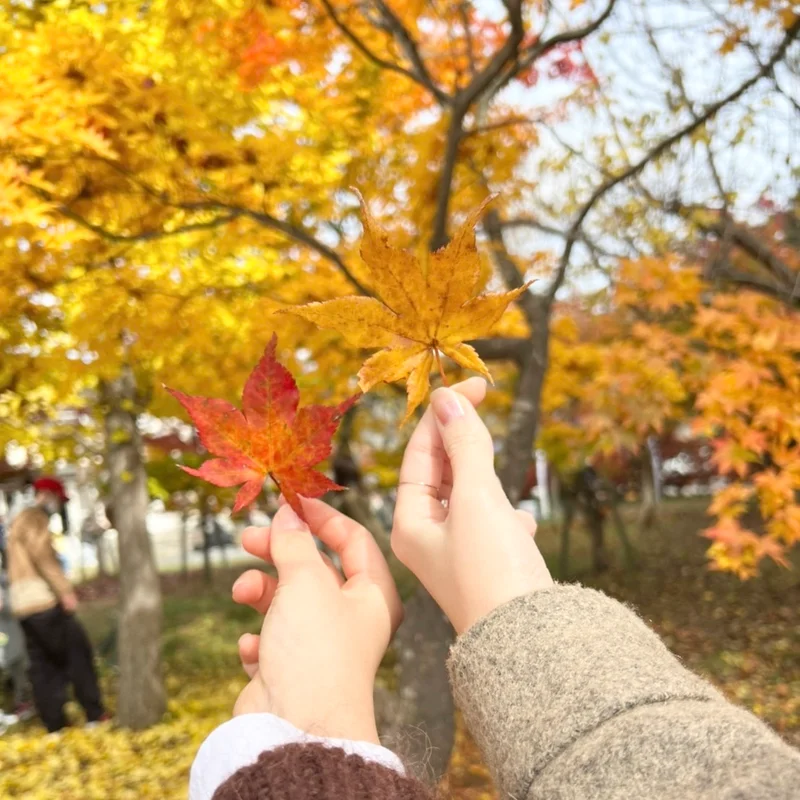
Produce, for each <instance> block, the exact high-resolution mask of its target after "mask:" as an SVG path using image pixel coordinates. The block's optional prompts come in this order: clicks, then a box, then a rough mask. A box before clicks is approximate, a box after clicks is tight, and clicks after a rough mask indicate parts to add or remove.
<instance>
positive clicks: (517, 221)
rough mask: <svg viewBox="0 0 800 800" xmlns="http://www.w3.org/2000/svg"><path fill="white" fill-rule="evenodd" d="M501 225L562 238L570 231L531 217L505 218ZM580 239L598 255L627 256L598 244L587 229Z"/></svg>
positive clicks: (579, 236)
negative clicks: (529, 229)
mask: <svg viewBox="0 0 800 800" xmlns="http://www.w3.org/2000/svg"><path fill="white" fill-rule="evenodd" d="M500 227H501V228H502V229H503V230H504V231H505V230H513V229H514V228H532V229H533V230H536V231H541V232H542V233H546V234H548V235H550V236H558V237H559V238H561V239H566V238H567V233H568V231H565V230H562V229H561V228H556V227H555V225H547V224H546V223H544V222H539V220H536V219H532V218H529V217H514V218H512V219H504V220H503V221H502V222H501V223H500ZM578 241H579V242H581V243H583V244H584V245H586V247H588V248H589V249H590V250H592V251H593V252H595V253H597V254H598V255H601V256H605V257H606V258H615V259H620V258H625V254H624V253H613V252H611V251H610V250H607V249H606V248H604V247H602V246H601V245H599V244H597V243H596V242H595V241H594V240H593V239H591V238H590V237H589V235H588V234H587V233H586V232H585V231H581V232H580V234H579V235H578Z"/></svg>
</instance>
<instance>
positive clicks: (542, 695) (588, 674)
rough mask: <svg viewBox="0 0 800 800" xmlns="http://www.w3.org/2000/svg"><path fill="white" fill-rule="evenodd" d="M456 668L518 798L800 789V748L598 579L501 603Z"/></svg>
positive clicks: (494, 762)
mask: <svg viewBox="0 0 800 800" xmlns="http://www.w3.org/2000/svg"><path fill="white" fill-rule="evenodd" d="M449 667H450V676H451V681H452V684H453V690H454V693H455V698H456V702H457V704H458V705H459V706H460V708H461V710H462V711H463V713H464V716H465V719H466V722H467V725H468V726H469V729H470V730H471V731H472V733H473V735H474V736H475V739H476V741H477V742H478V745H479V746H480V748H481V751H482V752H483V755H484V757H485V759H486V762H487V764H488V766H489V768H490V769H491V771H492V773H493V775H494V777H495V780H496V782H497V784H498V786H499V788H500V790H501V792H502V793H503V795H504V796H505V797H510V798H515V800H535V799H536V800H539V798H547V800H562V799H563V800H567V799H569V800H583V799H584V798H597V800H600V799H601V798H602V800H623V798H624V800H640V799H641V800H662V798H675V800H678V799H679V798H680V800H684V799H686V798H704V799H706V798H707V799H709V800H710V798H714V800H717V799H724V800H733V799H734V798H736V799H737V800H745V798H747V800H760V799H761V798H764V800H767V799H769V800H788V798H800V753H798V752H797V751H795V750H794V749H792V748H791V747H789V746H788V745H787V744H785V743H784V742H783V741H782V740H781V739H780V738H779V737H778V736H777V735H776V734H775V733H773V732H772V731H771V730H770V729H769V728H767V727H766V726H765V725H764V724H763V723H761V722H760V721H759V720H758V719H757V718H756V717H754V716H753V715H752V714H749V713H747V712H746V711H743V710H741V709H739V708H736V707H735V706H733V705H731V704H730V703H728V702H727V701H726V700H725V699H724V698H723V697H722V696H721V695H720V694H719V693H718V692H717V691H716V690H715V689H713V688H712V687H711V686H709V684H707V683H706V682H705V681H703V680H701V679H700V678H698V677H697V676H696V675H693V674H692V673H690V672H688V671H687V670H685V669H684V668H683V667H682V666H681V665H680V663H679V662H678V660H677V659H676V658H675V657H674V656H673V655H672V654H671V653H670V652H669V651H668V650H667V648H666V647H665V646H664V644H663V643H662V642H661V640H660V639H659V638H658V636H656V634H655V633H653V632H652V631H651V630H650V629H649V628H648V627H647V626H646V625H645V624H644V622H642V620H641V619H639V617H638V616H636V614H634V613H633V612H632V611H631V610H630V609H628V608H626V607H625V606H623V605H621V604H620V603H618V602H616V601H615V600H612V599H610V598H609V597H606V596H605V595H603V594H601V593H600V592H596V591H594V590H592V589H584V588H581V587H579V586H557V587H555V588H553V589H550V590H547V591H542V592H536V593H534V594H531V595H528V596H526V597H521V598H518V599H517V600H514V601H512V602H510V603H508V604H506V605H505V606H502V607H501V608H499V609H497V610H496V611H494V612H493V613H492V614H490V615H489V616H488V617H486V618H484V619H483V620H481V621H480V622H478V623H477V624H476V625H474V626H473V627H472V628H471V629H470V630H469V631H467V632H466V633H465V634H464V635H462V636H461V637H459V639H458V640H457V642H456V644H455V645H454V647H453V651H452V654H451V657H450V662H449Z"/></svg>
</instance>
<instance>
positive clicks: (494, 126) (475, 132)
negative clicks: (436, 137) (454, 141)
mask: <svg viewBox="0 0 800 800" xmlns="http://www.w3.org/2000/svg"><path fill="white" fill-rule="evenodd" d="M541 124H542V119H541V118H536V119H532V118H531V117H509V118H508V119H501V120H500V121H499V122H491V123H489V124H488V125H481V126H480V127H478V128H470V129H469V130H465V131H464V135H463V137H462V138H463V139H468V138H469V137H470V136H480V135H481V134H484V133H492V132H493V131H499V130H502V129H503V128H511V127H513V126H514V125H541Z"/></svg>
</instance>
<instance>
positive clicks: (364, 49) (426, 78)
mask: <svg viewBox="0 0 800 800" xmlns="http://www.w3.org/2000/svg"><path fill="white" fill-rule="evenodd" d="M321 2H322V5H323V6H325V10H326V11H327V12H328V16H330V18H331V20H332V21H333V24H334V25H336V27H337V28H338V29H339V30H340V31H341V32H342V35H343V36H344V37H345V38H346V39H347V40H348V41H349V42H350V43H351V44H352V45H353V46H354V47H355V48H356V50H358V51H359V52H360V53H361V54H362V55H363V56H365V57H366V58H367V59H368V60H369V61H371V62H372V63H373V64H375V65H376V66H378V67H380V68H381V69H386V70H389V71H391V72H397V73H398V74H400V75H404V76H405V77H406V78H408V79H409V80H412V81H414V83H418V84H420V85H421V86H423V87H425V88H426V89H427V90H428V91H429V92H430V93H431V94H432V95H433V96H434V97H435V98H436V100H437V101H438V102H439V103H440V104H441V105H450V103H451V102H452V99H451V98H450V96H449V95H447V94H446V93H445V92H443V91H442V90H441V89H439V87H438V86H436V85H435V84H434V83H433V81H432V80H431V78H430V75H429V74H428V72H427V70H424V71H423V72H421V73H420V72H416V71H412V70H409V69H406V68H405V67H404V66H402V65H401V64H396V63H395V62H394V61H387V60H386V59H385V58H381V57H380V56H379V55H378V54H377V53H375V52H373V51H372V50H371V49H370V48H369V47H368V46H367V45H366V44H365V43H364V42H363V41H362V40H361V39H359V38H358V36H356V34H355V33H354V32H353V30H352V28H350V26H349V25H347V23H346V22H345V21H344V20H343V19H342V18H341V17H340V16H339V14H338V13H337V12H336V9H335V8H334V7H333V3H331V2H330V0H321ZM412 63H413V62H412ZM423 66H424V65H423ZM415 69H416V68H415Z"/></svg>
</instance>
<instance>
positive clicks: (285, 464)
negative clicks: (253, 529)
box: [167, 335, 360, 517]
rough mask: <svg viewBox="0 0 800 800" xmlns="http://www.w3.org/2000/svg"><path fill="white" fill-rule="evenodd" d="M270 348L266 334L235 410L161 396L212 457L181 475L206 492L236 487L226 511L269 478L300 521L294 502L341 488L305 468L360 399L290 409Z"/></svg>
mask: <svg viewBox="0 0 800 800" xmlns="http://www.w3.org/2000/svg"><path fill="white" fill-rule="evenodd" d="M277 343H278V337H277V336H275V335H273V337H272V340H271V341H270V343H269V344H268V345H267V348H266V350H265V351H264V355H263V356H262V357H261V360H260V361H259V362H258V364H257V365H256V367H255V369H254V370H253V371H252V372H251V373H250V377H249V378H248V379H247V383H245V386H244V391H243V392H242V408H241V410H239V409H238V408H236V406H233V405H231V404H230V403H228V402H227V401H226V400H220V399H217V398H213V397H194V396H191V395H186V394H183V392H178V391H176V390H175V389H169V388H168V389H167V391H168V392H170V394H172V396H173V397H175V398H176V399H177V400H178V402H180V403H181V405H183V407H184V408H185V409H186V410H187V411H188V413H189V416H190V417H191V419H192V422H194V424H195V427H196V428H197V432H198V434H199V435H200V441H201V442H202V443H203V445H204V446H205V448H206V449H207V450H208V451H209V452H210V453H211V454H212V455H215V456H218V458H212V459H211V460H209V461H206V462H205V463H204V464H202V466H201V467H200V469H192V468H191V467H184V466H181V469H182V470H184V471H185V472H188V473H189V474H190V475H195V476H197V477H198V478H203V479H204V480H206V481H208V482H209V483H213V484H214V486H237V485H238V484H243V485H242V488H241V489H239V492H238V494H237V495H236V503H235V504H234V507H233V510H234V512H236V511H239V510H240V509H242V508H244V507H245V506H246V505H248V504H249V503H251V502H253V500H255V499H256V497H257V496H258V494H259V492H260V491H261V488H262V486H263V485H264V479H265V478H266V477H267V475H269V477H270V478H272V480H273V481H274V482H275V484H276V485H277V486H278V488H279V489H280V491H281V492H282V493H283V496H284V497H285V498H286V500H287V502H288V503H289V505H291V507H292V508H293V509H294V510H295V511H296V512H297V513H298V514H299V515H300V516H301V517H302V516H303V509H302V505H301V503H300V498H299V495H303V496H305V497H321V496H322V495H324V494H325V493H326V492H330V491H334V490H340V489H343V488H344V487H343V486H339V485H337V484H335V483H334V482H333V481H331V480H330V479H329V478H327V477H326V476H325V475H323V474H322V473H321V472H319V471H318V470H316V469H314V468H313V467H314V466H315V465H316V464H319V462H320V461H323V460H324V459H326V458H327V457H328V456H329V455H330V453H331V447H332V445H333V435H334V433H336V429H337V428H338V427H339V420H340V419H341V418H342V415H343V414H344V413H345V412H346V411H347V409H348V408H350V407H351V406H352V405H353V403H355V402H356V401H357V400H358V398H359V397H360V394H356V395H353V396H352V397H350V398H348V399H347V400H345V401H344V402H343V403H340V404H339V405H338V406H304V407H303V408H298V407H297V406H298V401H299V393H298V391H297V383H296V382H295V380H294V378H293V377H292V374H291V372H289V370H288V369H286V367H284V366H283V365H282V364H280V363H279V362H278V360H277V359H276V358H275V350H276V347H277Z"/></svg>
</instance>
